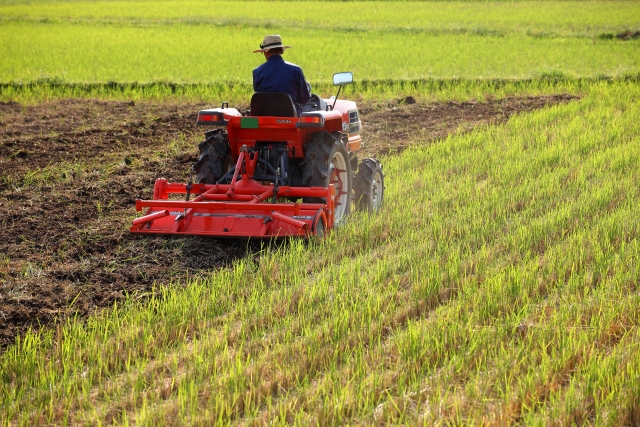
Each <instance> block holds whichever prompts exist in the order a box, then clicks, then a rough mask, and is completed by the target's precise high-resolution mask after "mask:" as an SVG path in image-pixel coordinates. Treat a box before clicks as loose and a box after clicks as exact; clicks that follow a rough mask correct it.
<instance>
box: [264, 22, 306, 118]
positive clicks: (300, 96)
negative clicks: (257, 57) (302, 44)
mask: <svg viewBox="0 0 640 427" xmlns="http://www.w3.org/2000/svg"><path fill="white" fill-rule="evenodd" d="M290 47H291V46H285V45H283V44H282V38H281V37H280V35H279V34H274V35H268V36H265V37H264V40H263V41H262V44H260V49H257V50H254V51H253V53H256V52H262V53H263V54H264V58H265V59H266V62H265V63H264V64H262V65H260V66H259V67H258V68H256V69H255V70H253V90H254V91H255V92H284V93H286V94H288V95H289V96H291V99H292V100H293V102H294V103H295V104H296V108H297V110H298V114H300V111H301V110H302V107H303V106H304V105H305V104H306V103H307V102H308V101H309V99H310V97H311V93H310V90H309V85H308V84H307V81H306V80H305V77H304V73H303V72H302V68H300V67H299V66H297V65H296V64H292V63H290V62H287V61H285V60H284V59H282V54H283V53H284V50H285V49H289V48H290Z"/></svg>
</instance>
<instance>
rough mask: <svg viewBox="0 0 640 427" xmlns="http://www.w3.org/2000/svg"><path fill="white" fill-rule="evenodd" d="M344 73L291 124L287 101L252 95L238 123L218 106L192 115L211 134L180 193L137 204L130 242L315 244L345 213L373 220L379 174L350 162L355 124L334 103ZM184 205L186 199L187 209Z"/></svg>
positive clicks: (354, 114)
mask: <svg viewBox="0 0 640 427" xmlns="http://www.w3.org/2000/svg"><path fill="white" fill-rule="evenodd" d="M351 83H353V74H352V73H350V72H345V73H337V74H334V75H333V84H334V86H337V87H338V92H337V94H336V95H335V96H332V97H331V98H329V99H322V98H321V97H319V96H318V95H316V94H312V95H311V99H310V101H309V102H308V103H307V104H306V105H304V106H303V108H302V112H301V113H300V114H298V111H297V109H296V107H295V104H294V102H293V101H292V99H291V97H290V96H289V95H288V94H286V93H281V92H256V93H254V94H253V96H252V98H251V104H250V108H249V110H248V111H246V112H244V114H242V113H240V112H239V111H238V110H237V109H235V108H229V105H228V103H226V102H225V103H223V104H222V106H221V107H220V108H212V109H205V110H201V111H200V112H198V119H197V124H198V125H201V126H207V127H211V128H212V129H211V130H208V131H207V132H205V140H204V141H203V142H202V143H200V144H199V146H198V148H199V151H200V155H199V158H198V161H197V162H196V163H195V164H194V165H193V166H192V167H191V172H190V178H189V181H188V183H187V184H183V183H170V182H168V181H167V180H166V179H164V178H159V179H158V180H157V181H156V183H155V186H154V192H153V200H136V210H137V211H142V210H143V209H146V212H145V214H144V215H143V216H141V217H139V218H136V219H135V220H133V224H132V226H131V228H130V231H131V233H135V234H170V235H171V234H178V235H202V236H215V237H249V238H262V239H267V238H280V237H286V236H303V237H309V236H323V235H324V234H325V233H327V232H328V231H330V230H331V229H332V228H334V227H337V226H339V225H340V224H342V223H343V222H344V221H345V219H346V217H347V216H348V215H349V213H350V212H351V210H352V208H355V209H357V210H362V211H369V212H375V211H377V210H378V209H379V208H380V206H381V205H382V201H383V197H384V174H383V172H382V165H381V164H380V162H379V161H378V160H376V159H373V158H367V159H363V160H362V161H360V162H359V161H358V157H357V155H356V153H357V151H358V150H359V149H360V146H361V137H360V128H361V122H360V115H359V113H358V109H357V106H356V103H355V102H353V101H347V100H340V99H338V96H339V95H340V90H341V89H342V87H343V86H345V85H348V84H351ZM192 197H193V199H192ZM352 205H354V206H352Z"/></svg>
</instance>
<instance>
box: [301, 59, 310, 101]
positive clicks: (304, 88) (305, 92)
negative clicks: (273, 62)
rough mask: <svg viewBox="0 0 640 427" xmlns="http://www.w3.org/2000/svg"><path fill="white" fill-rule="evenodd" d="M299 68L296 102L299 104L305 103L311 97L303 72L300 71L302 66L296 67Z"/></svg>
mask: <svg viewBox="0 0 640 427" xmlns="http://www.w3.org/2000/svg"><path fill="white" fill-rule="evenodd" d="M298 70H300V79H299V80H298V102H299V103H300V105H301V106H302V105H304V104H306V103H307V102H308V101H309V99H311V93H309V88H308V87H307V80H306V79H305V78H304V73H303V72H302V68H298Z"/></svg>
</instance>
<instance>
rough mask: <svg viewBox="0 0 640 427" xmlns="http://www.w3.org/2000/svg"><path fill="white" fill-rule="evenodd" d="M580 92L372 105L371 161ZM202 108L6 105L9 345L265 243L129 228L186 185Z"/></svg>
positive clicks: (0, 121)
mask: <svg viewBox="0 0 640 427" xmlns="http://www.w3.org/2000/svg"><path fill="white" fill-rule="evenodd" d="M574 98H576V97H575V96H572V95H550V96H537V97H511V98H506V99H502V100H488V101H485V102H446V103H430V104H424V103H416V102H415V101H414V100H413V99H412V98H407V99H403V100H397V99H396V100H393V101H390V102H389V103H386V104H365V105H364V106H361V113H362V121H363V124H364V130H363V132H362V134H363V138H364V141H365V147H364V153H363V154H364V155H365V156H380V155H386V154H394V153H398V152H401V151H402V150H404V149H406V148H408V147H409V146H411V145H413V144H429V143H430V142H431V141H433V140H436V139H439V138H443V137H445V136H447V135H448V134H451V133H454V132H461V131H468V130H471V129H473V128H475V127H477V126H482V125H486V124H489V123H500V122H504V121H506V120H507V119H508V118H509V117H510V116H512V115H513V114H517V113H520V112H527V111H531V110H534V109H538V108H541V107H544V106H547V105H553V104H557V103H563V102H568V101H570V100H572V99H574ZM200 108H203V105H202V104H193V103H191V104H167V103H165V104H158V103H134V102H116V101H97V100H73V99H71V100H62V101H54V102H49V103H43V104H39V105H32V106H23V105H21V104H17V103H5V104H0V127H1V129H2V131H1V132H0V170H1V171H2V174H1V176H2V179H1V180H0V218H2V219H1V220H0V221H1V227H0V345H1V346H2V347H5V346H6V345H8V344H10V343H12V342H13V341H14V339H15V336H16V335H17V334H18V333H20V332H23V331H25V330H26V329H27V328H29V327H37V326H44V325H48V324H51V323H52V322H53V321H55V320H56V319H62V318H65V317H67V316H69V315H72V314H74V313H77V314H79V315H81V316H86V315H88V314H90V313H91V312H93V311H94V310H95V309H98V308H102V307H107V306H109V305H110V304H112V303H113V302H114V301H117V300H119V299H121V298H123V297H124V296H125V294H127V293H138V294H140V295H144V293H145V292H146V291H149V290H150V289H152V287H153V286H154V284H156V285H164V284H168V283H170V282H173V283H176V282H181V283H184V281H185V279H186V278H187V277H194V276H198V275H203V274H207V273H209V272H211V271H214V270H216V269H219V268H221V267H223V266H226V265H230V263H231V262H232V261H233V260H235V259H237V258H239V257H244V256H246V255H247V254H248V253H257V252H258V251H259V250H260V245H261V244H260V243H259V242H249V243H248V242H247V241H246V240H216V239H206V238H198V237H184V238H163V237H152V238H147V237H144V238H141V237H134V236H131V235H130V234H129V232H128V227H129V224H130V221H131V220H132V219H133V217H134V215H135V212H134V211H135V208H134V203H135V199H137V198H151V196H152V191H153V183H154V181H155V180H156V178H159V177H164V178H167V179H168V180H169V181H186V179H187V175H188V171H189V167H190V165H191V164H192V163H193V162H194V161H195V160H197V156H198V152H197V143H198V141H199V139H200V135H201V134H202V129H201V128H197V127H196V126H195V118H196V113H197V111H198V110H199V109H200Z"/></svg>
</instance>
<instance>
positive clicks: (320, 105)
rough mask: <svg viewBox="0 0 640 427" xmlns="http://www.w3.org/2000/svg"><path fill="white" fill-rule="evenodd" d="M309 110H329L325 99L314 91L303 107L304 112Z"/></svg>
mask: <svg viewBox="0 0 640 427" xmlns="http://www.w3.org/2000/svg"><path fill="white" fill-rule="evenodd" d="M309 111H327V103H326V102H324V99H322V98H320V97H319V96H318V95H316V94H315V93H313V94H311V98H310V99H309V101H308V102H307V103H306V104H305V106H304V107H302V112H303V113H308V112H309Z"/></svg>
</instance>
